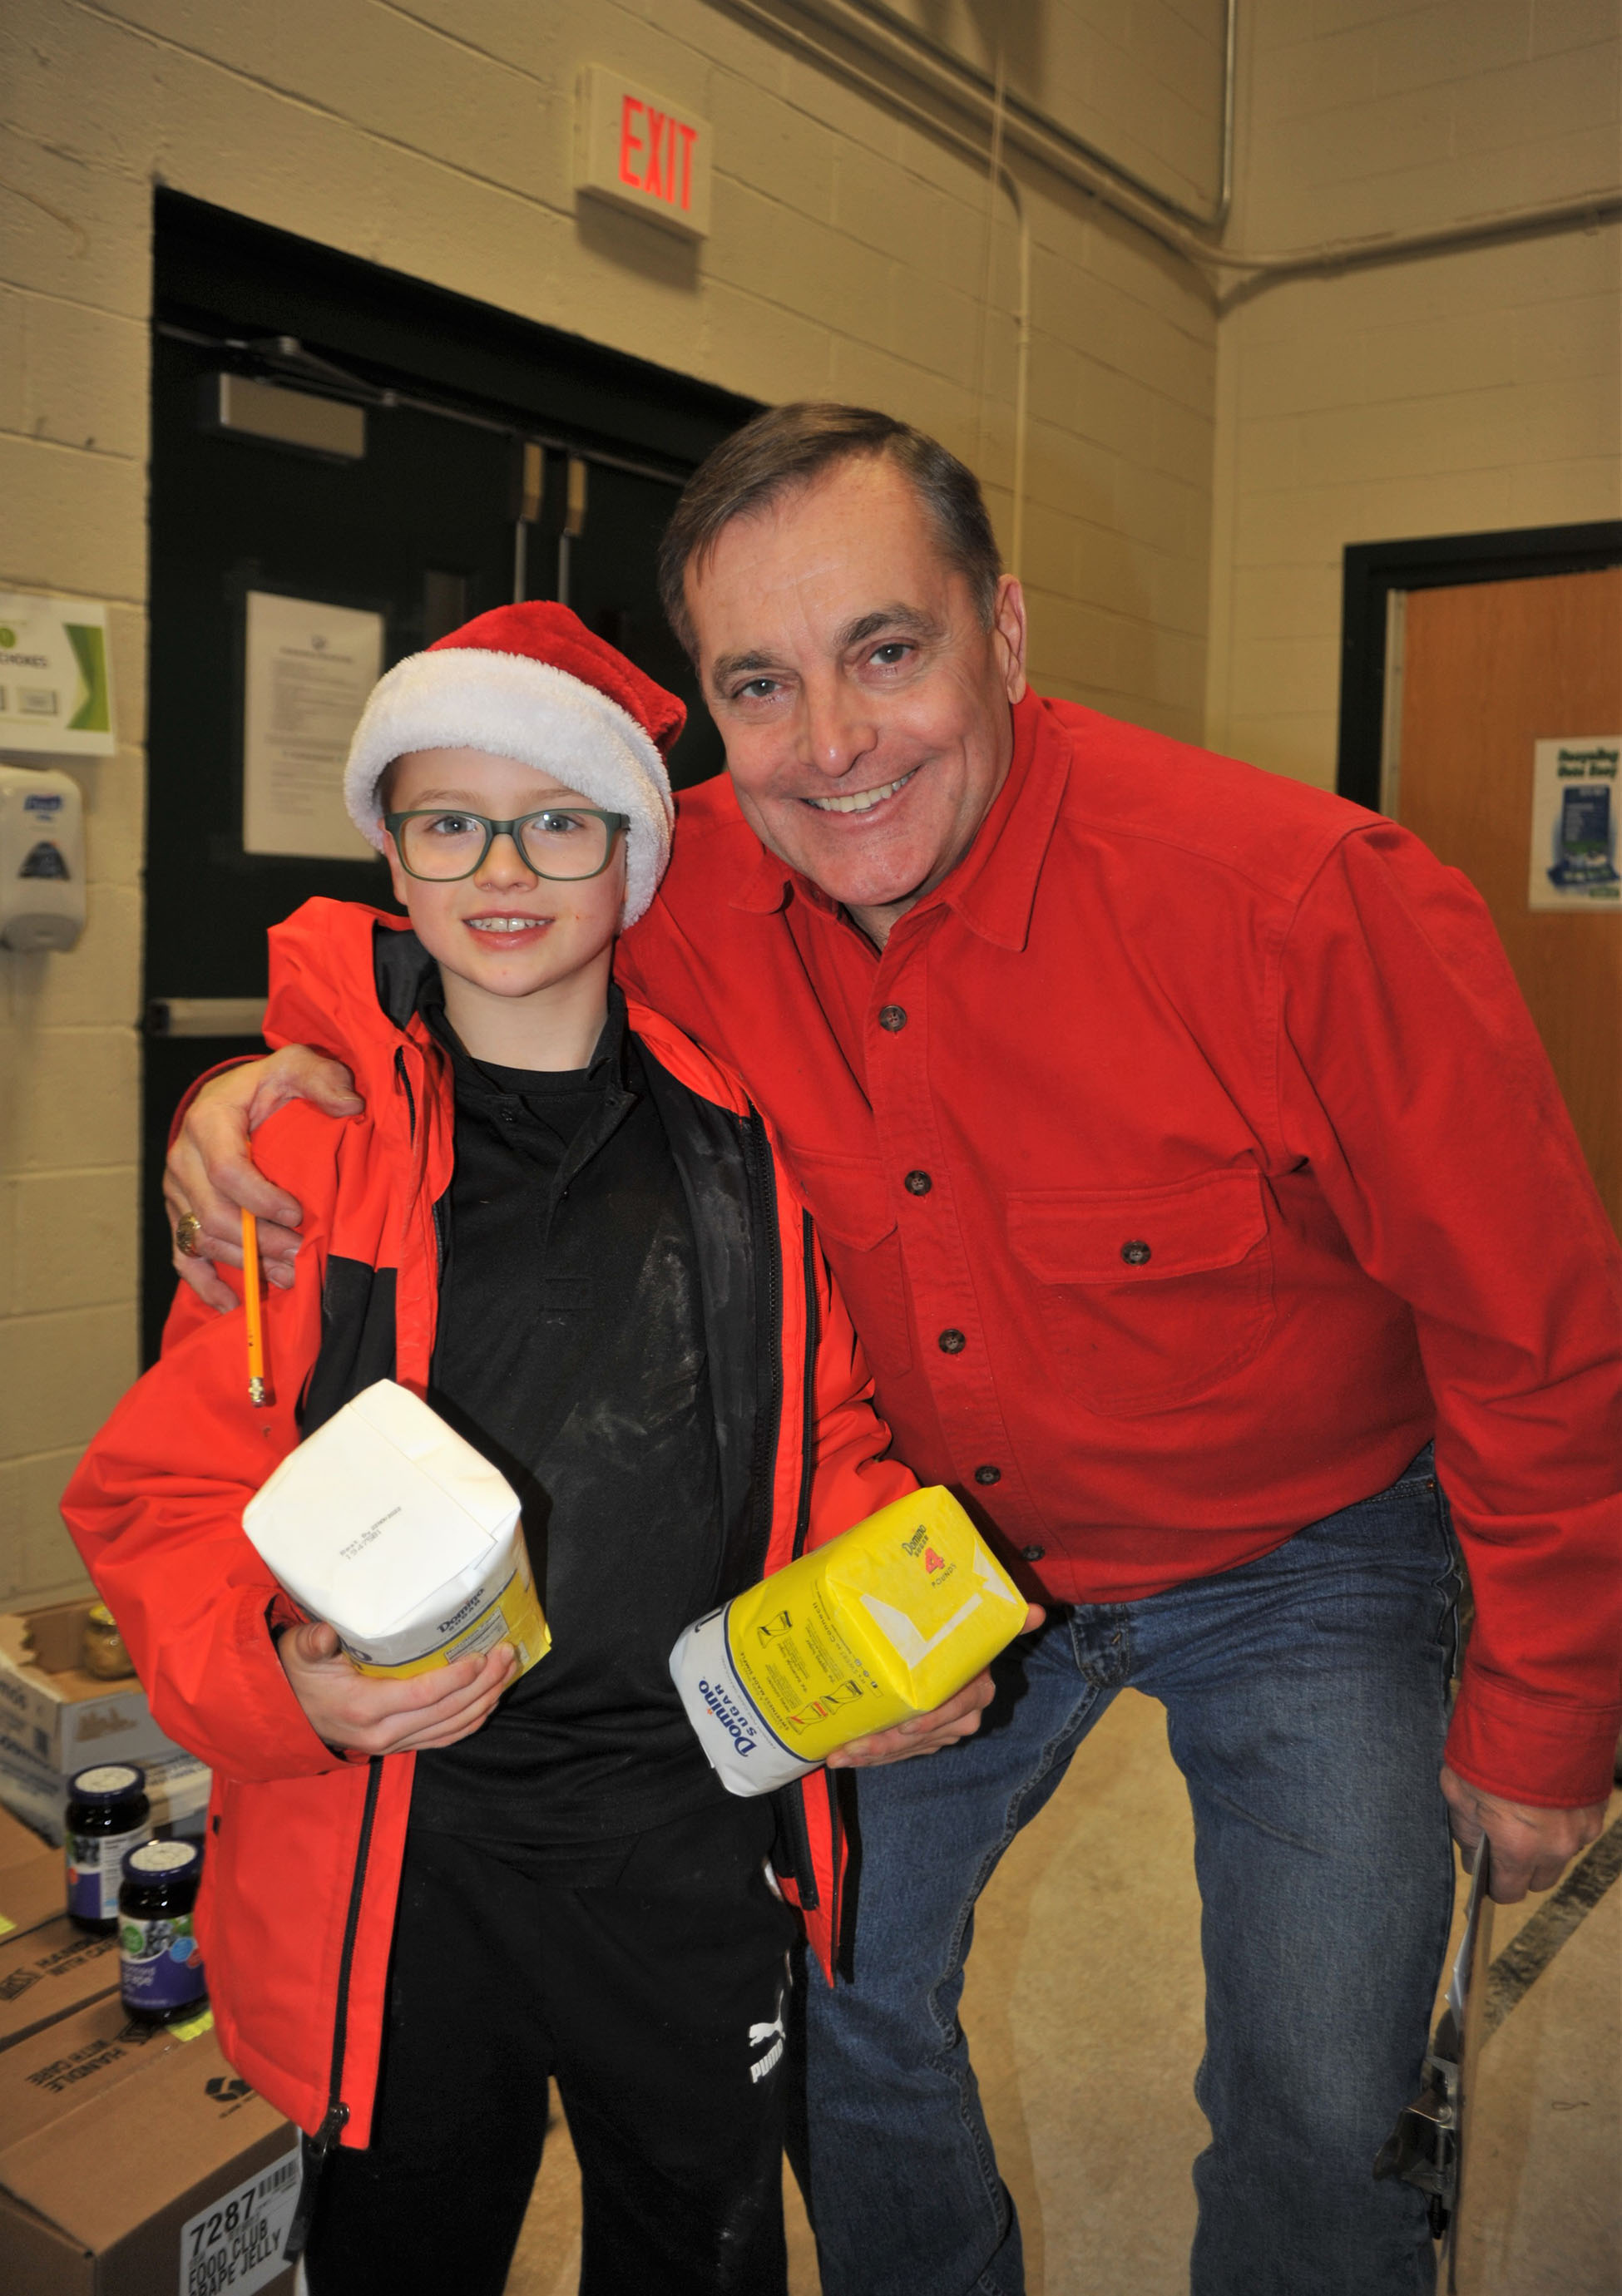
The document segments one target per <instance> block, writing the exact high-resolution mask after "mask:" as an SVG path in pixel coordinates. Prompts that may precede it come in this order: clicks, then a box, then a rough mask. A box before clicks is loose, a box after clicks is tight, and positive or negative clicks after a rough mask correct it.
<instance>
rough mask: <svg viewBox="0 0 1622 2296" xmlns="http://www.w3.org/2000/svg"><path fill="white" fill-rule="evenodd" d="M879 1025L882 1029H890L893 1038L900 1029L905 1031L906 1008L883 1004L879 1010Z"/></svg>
mask: <svg viewBox="0 0 1622 2296" xmlns="http://www.w3.org/2000/svg"><path fill="white" fill-rule="evenodd" d="M878 1025H879V1027H880V1028H881V1029H888V1030H889V1031H890V1034H891V1035H892V1036H893V1035H894V1034H895V1032H896V1030H897V1029H904V1028H905V1027H906V1025H907V1008H906V1006H905V1005H880V1006H879V1008H878Z"/></svg>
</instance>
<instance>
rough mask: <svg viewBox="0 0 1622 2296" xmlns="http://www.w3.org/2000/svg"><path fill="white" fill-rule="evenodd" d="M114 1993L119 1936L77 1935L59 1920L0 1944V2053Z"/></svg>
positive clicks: (84, 1932) (60, 1916) (76, 1930)
mask: <svg viewBox="0 0 1622 2296" xmlns="http://www.w3.org/2000/svg"><path fill="white" fill-rule="evenodd" d="M118 1989H119V1936H118V1931H116V1930H114V1931H111V1933H110V1934H109V1935H108V1936H106V1937H97V1936H96V1935H95V1932H94V1931H90V1930H81V1929H80V1928H78V1926H77V1924H76V1923H73V1922H70V1920H69V1919H68V1916H67V1915H66V1914H58V1915H57V1916H56V1918H55V1919H54V1921H48V1922H42V1923H39V1925H38V1927H37V1928H36V1929H31V1930H29V1931H27V1932H26V1934H23V1935H20V1936H18V1937H14V1938H6V1939H4V1940H0V2052H4V2051H5V2050H8V2049H10V2048H12V2046H14V2045H15V2044H16V2043H17V2042H18V2041H21V2040H24V2039H26V2038H27V2037H28V2035H29V2034H30V2033H37V2032H38V2030H40V2028H41V2026H43V2025H54V2023H55V2022H56V2021H57V2019H58V2018H59V2017H65V2016H67V2015H68V2013H69V2012H70V2010H74V2009H82V2008H83V2007H84V2005H85V2004H86V2002H87V2001H96V2000H99V1999H101V1998H102V1997H103V1995H105V1994H109V1993H116V1992H117V1991H118Z"/></svg>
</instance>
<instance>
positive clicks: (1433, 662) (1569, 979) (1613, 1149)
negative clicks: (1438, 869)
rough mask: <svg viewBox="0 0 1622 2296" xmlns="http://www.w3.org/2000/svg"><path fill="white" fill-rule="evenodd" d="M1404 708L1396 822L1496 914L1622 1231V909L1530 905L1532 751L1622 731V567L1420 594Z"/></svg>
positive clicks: (1410, 619)
mask: <svg viewBox="0 0 1622 2296" xmlns="http://www.w3.org/2000/svg"><path fill="white" fill-rule="evenodd" d="M1400 699H1401V747H1400V750H1399V752H1398V758H1397V772H1396V792H1395V793H1396V815H1397V817H1398V819H1399V820H1401V821H1402V822H1403V824H1404V826H1405V827H1407V828H1409V829H1412V831H1413V832H1415V834H1416V835H1418V836H1420V837H1422V838H1423V839H1424V840H1425V842H1426V844H1427V845H1429V847H1430V849H1431V850H1432V852H1434V853H1436V854H1437V855H1438V856H1439V857H1441V859H1442V860H1444V861H1448V862H1451V863H1453V865H1454V866H1455V867H1456V868H1460V869H1462V870H1463V872H1464V873H1465V875H1466V876H1467V877H1469V878H1470V881H1472V883H1474V884H1475V885H1476V887H1477V888H1478V890H1479V891H1480V893H1481V894H1482V896H1483V898H1485V900H1486V904H1487V906H1488V907H1489V908H1490V909H1491V911H1492V913H1493V919H1494V923H1495V924H1496V925H1497V927H1498V931H1499V932H1500V933H1501V934H1502V936H1503V944H1504V947H1505V948H1506V949H1507V950H1508V952H1509V957H1510V962H1511V964H1512V965H1513V966H1514V968H1515V972H1516V977H1517V979H1518V980H1519V982H1520V986H1521V989H1522V992H1523V994H1524V995H1525V996H1526V1000H1527V1004H1528V1005H1529V1006H1530V1007H1531V1010H1532V1017H1533V1019H1534V1020H1535V1021H1536V1023H1537V1026H1538V1029H1539V1031H1540V1033H1541V1034H1542V1037H1543V1040H1544V1045H1545V1046H1546V1047H1547V1049H1548V1054H1549V1058H1550V1060H1551V1061H1552V1063H1553V1066H1554V1073H1555V1075H1556V1076H1557V1077H1558V1078H1560V1089H1561V1091H1562V1092H1563V1093H1564V1094H1565V1095H1566V1104H1567V1106H1568V1108H1569V1109H1570V1111H1571V1115H1572V1119H1573V1121H1574V1122H1575V1124H1576V1126H1577V1136H1578V1138H1579V1139H1580V1140H1581V1142H1582V1144H1583V1149H1584V1152H1585V1155H1586V1156H1587V1158H1588V1163H1589V1168H1590V1169H1591V1170H1592V1171H1593V1176H1594V1179H1595V1181H1596V1183H1597V1185H1598V1186H1599V1190H1600V1193H1601V1197H1602V1198H1603V1199H1604V1201H1605V1206H1606V1209H1607V1210H1608V1211H1609V1212H1610V1217H1611V1219H1612V1221H1613V1222H1614V1223H1615V1224H1616V1225H1617V1226H1618V1228H1622V904H1618V905H1615V906H1608V907H1595V908H1592V909H1589V910H1586V911H1583V912H1568V911H1560V912H1559V913H1556V914H1549V913H1544V912H1541V911H1534V910H1533V909H1532V908H1531V907H1530V906H1528V899H1527V877H1528V868H1529V863H1530V840H1531V830H1532V794H1533V757H1534V745H1535V744H1536V742H1539V741H1547V740H1551V739H1553V738H1558V737H1565V738H1568V739H1569V738H1570V737H1573V736H1586V737H1593V736H1595V735H1601V734H1611V735H1615V734H1618V733H1622V567H1611V568H1608V569H1607V570H1604V571H1603V572H1601V573H1593V574H1557V575H1550V576H1546V577H1543V578H1537V579H1535V580H1527V581H1515V582H1481V583H1472V584H1469V585H1467V586H1463V587H1461V588H1459V589H1449V590H1414V591H1411V592H1410V593H1409V594H1408V597H1407V601H1406V606H1405V611H1404V634H1403V646H1402V691H1401V697H1400ZM1618 804H1622V787H1618V785H1617V784H1615V783H1613V784H1612V785H1611V789H1610V808H1611V818H1612V820H1613V821H1614V820H1615V817H1616V809H1617V808H1618Z"/></svg>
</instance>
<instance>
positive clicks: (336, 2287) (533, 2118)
mask: <svg viewBox="0 0 1622 2296" xmlns="http://www.w3.org/2000/svg"><path fill="white" fill-rule="evenodd" d="M770 1838H771V1820H770V1812H769V1810H768V1808H766V1807H765V1806H764V1805H762V1804H761V1803H758V1802H736V1803H732V1804H730V1805H729V1807H728V1808H725V1809H722V1810H720V1811H716V1810H713V1809H712V1810H706V1811H705V1812H704V1813H703V1814H702V1815H701V1816H695V1817H687V1818H680V1819H678V1820H676V1821H675V1822H674V1823H672V1824H671V1825H666V1826H662V1827H660V1828H659V1829H657V1831H655V1832H654V1833H648V1834H645V1835H643V1836H642V1838H641V1839H640V1841H638V1843H637V1845H636V1847H635V1848H634V1849H632V1850H631V1852H630V1855H629V1857H627V1859H626V1861H625V1864H624V1866H623V1868H622V1870H621V1871H620V1872H619V1873H618V1874H617V1875H616V1876H615V1877H614V1879H613V1882H611V1883H610V1884H608V1885H606V1886H595V1885H594V1886H591V1887H578V1886H576V1887H570V1886H565V1885H564V1883H563V1882H560V1881H558V1880H547V1881H538V1880H536V1879H534V1878H532V1877H531V1875H530V1874H525V1873H523V1872H521V1871H518V1870H516V1869H515V1867H513V1866H510V1865H507V1864H506V1863H505V1862H504V1861H503V1860H501V1859H498V1858H496V1857H490V1855H489V1854H488V1853H487V1852H486V1851H484V1850H482V1849H475V1848H474V1847H473V1846H472V1845H471V1844H470V1843H467V1842H465V1841H457V1840H456V1839H455V1838H453V1837H452V1836H449V1835H442V1834H431V1833H412V1834H410V1835H408V1839H407V1845H406V1860H405V1868H404V1872H403V1874H402V1876H401V1884H400V1902H399V1918H398V1921H397V1923H396V1928H395V1935H394V1951H393V1958H392V1961H391V1966H390V1977H389V2017H388V2029H387V2034H386V2038H385V2041H384V2046H383V2067H382V2073H381V2083H380V2089H379V2099H378V2109H377V2113H376V2116H375V2121H374V2127H373V2140H372V2144H371V2146H370V2148H369V2149H368V2150H367V2151H366V2152H358V2151H354V2150H345V2149H342V2148H340V2150H339V2151H337V2152H336V2153H333V2154H332V2155H331V2156H330V2157H329V2159H328V2161H327V2165H326V2170H325V2177H324V2179H323V2184H322V2188H321V2195H320V2200H319V2202H318V2204H317V2213H316V2221H315V2226H314V2232H313V2235H312V2238H311V2241H310V2244H309V2264H308V2271H309V2286H310V2291H311V2296H416V2292H418V2291H421V2292H423V2296H500V2291H501V2289H502V2287H503V2284H504V2283H505V2281H506V2272H507V2267H508V2264H509V2263H510V2261H511V2259H512V2254H513V2249H514V2246H515V2243H516V2241H517V2238H518V2233H519V2228H520V2226H521V2225H522V2223H523V2214H524V2210H525V2209H526V2207H527V2206H528V2203H529V2198H530V2190H531V2185H533V2183H534V2180H535V2172H536V2169H538V2167H539V2162H540V2150H541V2139H542V2136H543V2134H544V2131H545V2123H546V2111H547V2079H548V2075H551V2076H553V2077H554V2078H555V2079H556V2082H557V2085H558V2088H559V2090H560V2092H561V2094H562V2096H563V2100H564V2109H565V2111H566V2112H567V2113H568V2117H569V2128H570V2133H571V2135H572V2137H573V2139H574V2145H575V2151H576V2153H578V2155H579V2158H580V2175H581V2184H582V2190H583V2198H584V2206H585V2230H584V2240H583V2251H584V2256H583V2263H582V2267H581V2276H580V2289H581V2296H633V2292H634V2296H783V2292H784V2290H785V2288H786V2259H785V2254H784V2244H783V2215H782V2125H783V2089H784V2082H785V2078H786V2066H785V2065H784V2063H783V2050H782V2026H783V2023H784V2021H785V2004H784V1998H783V1992H784V1985H785V1981H786V1980H785V1958H784V1956H785V1953H786V1948H787V1947H788V1945H789V1943H790V1941H791V1939H792V1937H793V1934H794V1926H795V1925H794V1922H793V1919H792V1917H791V1916H790V1915H789V1914H788V1913H787V1912H786V1909H785V1908H784V1907H782V1906H781V1905H780V1904H779V1903H778V1900H777V1899H776V1898H774V1897H773V1896H772V1894H771V1892H770V1890H769V1889H768V1888H767V1885H766V1882H765V1880H764V1877H763V1875H762V1871H761V1861H762V1857H763V1856H764V1855H765V1852H766V1849H767V1848H768V1847H769V1845H770ZM593 1880H594V1884H595V1882H596V1880H597V1877H595V1876H594V1877H593Z"/></svg>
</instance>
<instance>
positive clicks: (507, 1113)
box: [496, 1107, 518, 1124]
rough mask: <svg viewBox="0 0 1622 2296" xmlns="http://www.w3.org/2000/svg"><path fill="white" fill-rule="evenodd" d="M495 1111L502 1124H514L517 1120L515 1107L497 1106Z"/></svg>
mask: <svg viewBox="0 0 1622 2296" xmlns="http://www.w3.org/2000/svg"><path fill="white" fill-rule="evenodd" d="M496 1113H497V1115H498V1117H499V1118H500V1119H501V1121H502V1122H503V1124H516V1123H517V1121H518V1111H517V1110H516V1109H515V1108H505V1107H504V1108H498V1110H497V1111H496Z"/></svg>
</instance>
